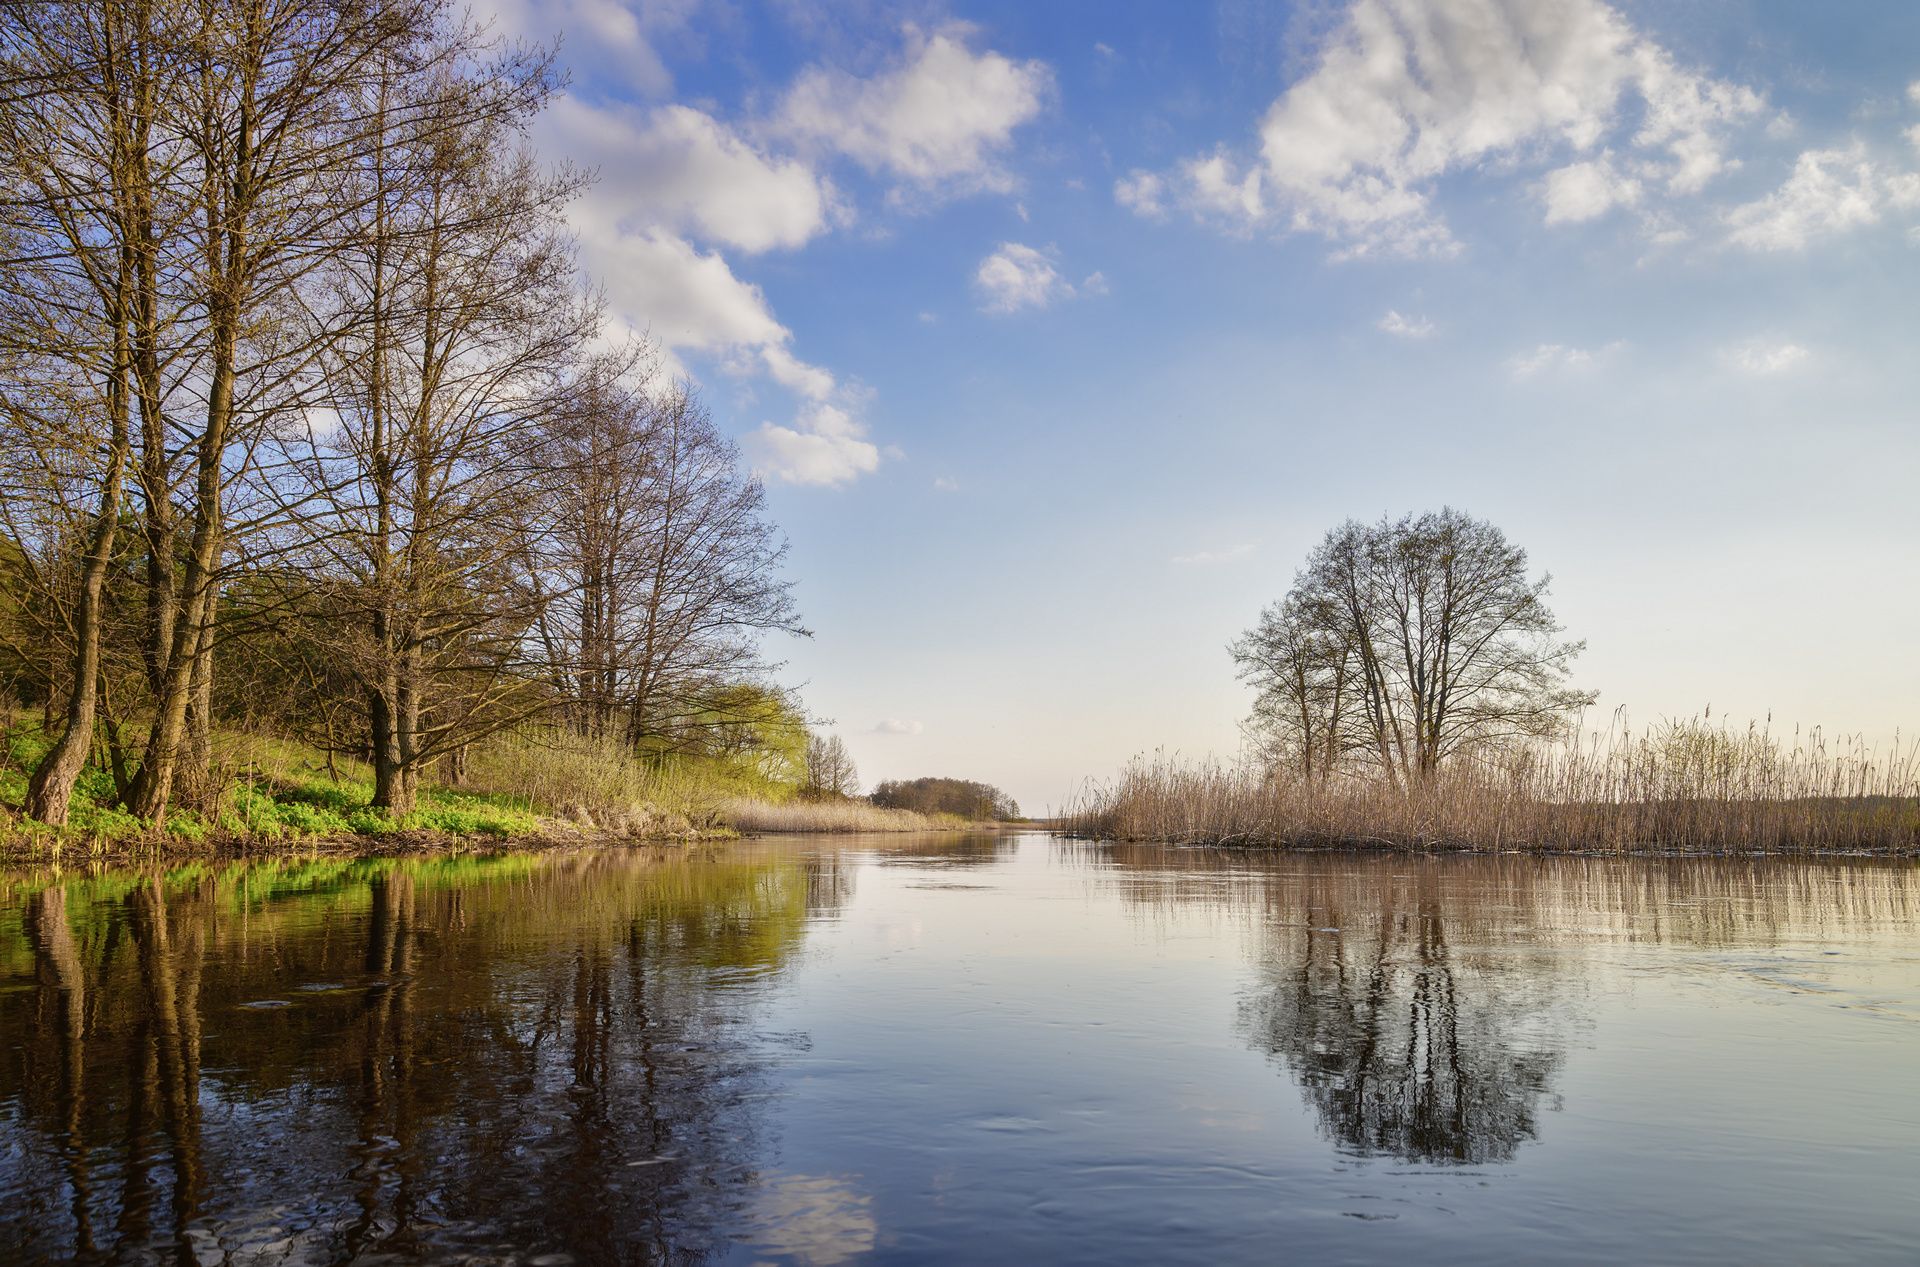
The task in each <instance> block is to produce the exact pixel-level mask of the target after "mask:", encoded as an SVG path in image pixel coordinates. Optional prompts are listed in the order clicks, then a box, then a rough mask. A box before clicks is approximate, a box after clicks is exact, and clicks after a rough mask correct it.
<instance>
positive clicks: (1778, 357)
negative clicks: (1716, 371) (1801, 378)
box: [1722, 339, 1808, 377]
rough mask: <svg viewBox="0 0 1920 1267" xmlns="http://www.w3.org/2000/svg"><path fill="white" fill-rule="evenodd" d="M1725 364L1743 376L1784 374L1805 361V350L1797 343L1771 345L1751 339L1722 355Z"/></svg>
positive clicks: (1762, 340)
mask: <svg viewBox="0 0 1920 1267" xmlns="http://www.w3.org/2000/svg"><path fill="white" fill-rule="evenodd" d="M1722 355H1723V357H1724V358H1725V360H1726V362H1727V363H1728V364H1729V365H1731V366H1733V368H1735V369H1737V370H1739V371H1740V372H1741V373H1743V374H1755V375H1759V376H1762V377H1767V376H1771V375H1774V374H1784V373H1786V372H1787V371H1788V370H1791V369H1793V368H1794V367H1795V366H1797V365H1799V364H1801V363H1802V362H1803V361H1805V360H1806V359H1807V356H1808V352H1807V349H1805V348H1804V347H1801V346H1800V345H1799V344H1798V343H1773V342H1768V341H1766V340H1764V339H1753V340H1750V341H1748V342H1746V343H1739V344H1735V345H1734V346H1733V347H1730V348H1728V349H1726V351H1725V352H1724V353H1723V354H1722Z"/></svg>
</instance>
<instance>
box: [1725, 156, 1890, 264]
mask: <svg viewBox="0 0 1920 1267" xmlns="http://www.w3.org/2000/svg"><path fill="white" fill-rule="evenodd" d="M1916 205H1920V176H1916V175H1913V174H1911V173H1904V172H1887V171H1885V170H1883V169H1882V168H1881V167H1880V165H1879V164H1878V163H1877V162H1875V161H1874V159H1873V158H1872V157H1871V156H1870V155H1869V154H1868V153H1867V149H1866V146H1864V145H1862V144H1861V143H1860V142H1858V141H1856V142H1854V143H1853V144H1852V145H1849V146H1847V147H1846V148H1844V149H1828V150H1808V151H1806V152H1805V153H1803V154H1801V155H1800V157H1799V159H1798V160H1797V161H1796V162H1795V163H1794V165H1793V173H1792V174H1791V175H1790V176H1788V177H1787V180H1786V183H1785V184H1783V185H1781V186H1780V188H1778V189H1776V190H1774V191H1773V192H1772V193H1770V194H1768V195H1767V196H1766V197H1764V198H1761V199H1758V200H1757V201H1754V202H1749V203H1745V204H1743V205H1741V206H1738V207H1735V208H1734V209H1733V210H1732V211H1730V212H1728V213H1727V226H1728V229H1729V233H1728V239H1729V240H1730V241H1731V242H1733V243H1734V244H1735V245H1736V246H1744V247H1746V248H1748V249H1749V250H1754V251H1798V250H1801V249H1802V248H1804V247H1805V246H1806V245H1807V244H1808V243H1809V242H1811V241H1813V240H1814V239H1815V238H1820V237H1827V236H1830V235H1832V234H1836V233H1844V232H1846V231H1848V230H1849V229H1858V228H1863V227H1865V226H1867V225H1870V224H1874V223H1876V222H1877V221H1878V220H1879V219H1880V217H1881V215H1882V214H1883V213H1884V212H1886V211H1888V210H1891V209H1902V210H1904V209H1908V208H1912V207H1914V206H1916Z"/></svg>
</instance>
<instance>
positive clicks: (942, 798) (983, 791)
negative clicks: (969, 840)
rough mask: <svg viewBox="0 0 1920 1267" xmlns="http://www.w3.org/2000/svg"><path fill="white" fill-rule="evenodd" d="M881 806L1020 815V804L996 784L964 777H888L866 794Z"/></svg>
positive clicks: (992, 816)
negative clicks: (978, 781) (975, 781)
mask: <svg viewBox="0 0 1920 1267" xmlns="http://www.w3.org/2000/svg"><path fill="white" fill-rule="evenodd" d="M868 799H869V800H871V801H872V802H873V803H874V804H875V805H878V806H880V807H881V808H883V809H908V810H913V811H914V812H916V813H920V814H954V815H957V816H959V817H961V818H969V819H973V820H975V821H979V822H985V821H989V820H996V821H1001V822H1005V821H1007V820H1010V819H1015V818H1018V817H1020V807H1019V805H1017V804H1015V803H1014V799H1013V798H1012V797H1011V796H1008V795H1007V794H1006V793H1005V792H1002V791H1001V790H1000V789H999V788H997V787H993V786H992V785H990V784H986V783H974V782H971V781H969V780H966V779H940V778H923V779H888V780H886V781H884V782H882V783H881V784H880V785H879V786H877V787H875V788H874V789H873V793H872V795H871V796H870V797H869V798H868Z"/></svg>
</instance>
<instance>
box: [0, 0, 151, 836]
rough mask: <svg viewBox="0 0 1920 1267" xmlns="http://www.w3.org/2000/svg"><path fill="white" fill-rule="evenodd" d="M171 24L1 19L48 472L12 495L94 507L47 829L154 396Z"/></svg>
mask: <svg viewBox="0 0 1920 1267" xmlns="http://www.w3.org/2000/svg"><path fill="white" fill-rule="evenodd" d="M168 16H169V13H168V10H167V9H166V6H164V5H163V4H161V3H158V2H157V0H83V2H81V3H53V4H35V3H29V4H19V5H11V6H8V7H7V9H6V10H5V12H4V15H3V16H0V59H4V61H3V63H0V79H4V81H5V84H6V86H7V91H6V98H5V105H4V109H0V164H4V171H5V180H6V184H7V186H8V188H9V191H10V194H11V197H10V198H9V200H8V201H9V204H10V209H11V213H12V214H11V216H10V223H9V224H8V229H9V234H8V237H9V239H10V240H9V243H8V245H9V248H10V249H9V251H8V252H7V255H8V258H7V261H6V263H7V267H6V268H5V270H4V278H3V279H0V288H3V289H4V293H3V294H0V304H4V308H5V312H4V315H3V317H0V326H3V327H4V330H5V334H4V336H0V338H4V341H5V345H6V346H5V348H4V351H5V353H6V354H7V356H8V358H9V360H10V361H11V362H12V364H13V367H14V368H15V370H16V371H18V373H17V376H14V375H10V376H9V381H8V384H7V386H6V387H5V388H0V408H3V409H4V412H5V414H6V416H7V420H8V422H9V424H10V426H9V430H10V431H12V432H13V439H14V440H15V442H16V444H17V446H18V447H17V449H16V456H15V460H14V461H13V462H11V463H10V464H9V465H10V467H11V468H12V470H13V472H14V473H15V474H16V475H17V474H19V473H21V472H23V471H25V472H34V473H35V474H37V476H38V478H37V479H32V480H31V482H32V484H33V485H34V487H32V488H31V489H30V490H28V489H22V488H20V487H19V485H18V483H17V482H15V481H12V480H10V481H9V483H11V484H14V487H13V488H12V489H11V490H10V497H11V496H20V495H21V494H22V493H23V492H24V493H26V495H27V497H28V498H29V499H32V498H33V497H35V496H36V495H39V496H47V497H50V498H52V500H53V501H55V502H57V503H65V504H67V505H69V506H70V505H71V504H72V502H71V501H69V500H68V499H69V498H71V497H74V496H76V495H77V496H78V497H79V498H80V499H81V500H82V501H84V502H85V503H86V504H87V505H89V506H90V509H89V510H88V511H86V512H85V514H84V518H85V526H84V528H78V530H77V531H75V532H73V533H72V541H73V544H75V545H77V546H78V549H79V560H78V566H77V569H76V572H75V575H74V578H73V579H74V585H73V593H72V595H71V601H70V603H68V604H66V605H65V611H64V613H63V614H64V616H65V619H64V620H63V621H62V622H61V624H62V625H63V626H64V627H63V628H62V629H61V633H62V634H63V635H64V636H63V637H62V638H61V642H62V643H63V644H64V645H66V646H67V647H68V649H69V655H70V659H69V662H68V673H67V680H66V683H65V686H66V702H65V709H64V715H63V716H62V717H61V719H60V722H61V724H60V728H59V734H58V737H57V738H56V739H55V741H54V743H53V747H52V749H51V750H50V751H49V752H48V754H47V755H46V757H45V758H44V759H43V760H42V761H41V763H40V764H39V766H38V767H36V769H35V770H34V772H33V776H32V778H31V780H30V782H29V784H28V788H27V796H26V810H27V813H29V814H30V815H32V816H34V817H36V818H39V819H41V820H43V821H45V822H48V823H56V824H57V823H62V822H65V821H66V817H67V812H68V808H69V804H70V801H71V798H72V794H73V787H74V784H75V782H76V781H77V779H78V777H79V774H80V770H81V768H82V766H83V765H84V764H85V761H86V757H87V752H88V750H89V749H90V747H91V746H92V744H93V742H94V727H95V718H96V714H97V709H98V699H99V695H98V679H99V677H100V673H101V639H102V627H103V625H104V623H105V605H106V584H107V579H108V573H109V570H110V569H111V567H112V564H113V558H114V552H115V545H116V538H117V535H118V531H119V525H120V518H121V510H122V506H123V504H124V500H125V483H126V476H127V467H128V462H129V457H130V454H131V452H132V443H133V441H132V429H133V417H134V414H135V411H136V405H135V403H134V402H135V401H136V399H137V400H138V401H139V402H140V404H139V406H138V410H139V412H140V414H141V416H142V417H143V418H145V417H146V416H147V415H148V414H149V413H150V411H151V408H152V404H153V397H154V393H155V391H156V387H155V382H156V378H157V369H156V367H157V352H156V349H155V346H154V343H155V338H156V323H157V312H158V304H159V301H158V297H157V293H156V291H157V286H158V282H157V267H156V264H155V259H154V257H155V251H156V236H157V235H158V233H159V232H160V231H161V227H162V226H161V225H160V224H159V223H158V221H157V219H156V216H157V213H156V205H157V204H158V202H159V200H160V196H161V187H162V185H163V183H164V182H165V180H166V179H167V178H168V172H167V169H168V168H169V166H170V165H171V163H172V162H173V161H174V159H173V156H172V155H171V154H170V153H169V152H168V151H169V150H170V149H171V148H172V147H170V146H169V145H168V143H167V141H166V140H165V139H164V137H163V135H162V134H161V133H160V132H159V130H158V129H157V126H156V119H157V115H158V112H159V102H160V97H161V90H162V87H163V77H164V75H165V73H166V72H165V70H164V67H166V66H167V65H168V62H169V58H170V52H171V49H170V45H171V37H172V32H171V31H170V30H169V28H168V26H167V18H168ZM30 478H31V477H30ZM80 490H85V491H84V493H82V492H80ZM9 519H10V520H15V523H16V526H17V522H18V521H17V519H16V517H15V516H12V515H10V516H9ZM57 519H58V517H56V520H57ZM70 522H71V520H70ZM76 527H78V525H77V524H76ZM57 535H58V534H56V537H57ZM49 544H52V545H53V547H54V548H53V549H52V550H51V551H50V552H49V554H48V555H47V556H45V557H44V558H43V559H42V562H43V563H44V564H45V566H46V568H48V569H50V570H51V571H52V572H54V573H58V572H60V571H61V562H62V560H61V558H60V555H61V553H62V548H63V547H64V546H65V544H66V543H65V542H60V541H58V540H57V539H56V540H54V541H52V542H50V543H49ZM25 557H29V556H23V558H25ZM53 685H54V684H53V682H52V681H51V680H50V681H49V693H48V705H49V710H50V711H51V706H52V702H53V695H54V692H53Z"/></svg>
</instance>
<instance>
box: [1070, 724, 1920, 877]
mask: <svg viewBox="0 0 1920 1267" xmlns="http://www.w3.org/2000/svg"><path fill="white" fill-rule="evenodd" d="M1064 825H1065V826H1066V828H1067V829H1068V830H1069V831H1072V832H1074V833H1076V834H1079V835H1087V836H1096V837H1101V838H1107V839H1119V840H1159V841H1173V842H1179V843H1192V844H1224V845H1268V846H1296V847H1299V846H1305V847H1313V846H1332V847H1337V846H1352V845H1374V846H1386V847H1392V848H1410V849H1426V848H1472V849H1496V850H1498V849H1534V850H1548V851H1580V850H1610V851H1633V850H1652V851H1711V852H1815V851H1867V852H1888V853H1903V854H1910V853H1920V750H1915V749H1913V748H1908V749H1904V750H1900V751H1895V752H1892V753H1880V752H1876V751H1874V750H1872V749H1870V748H1868V747H1866V746H1865V745H1864V744H1862V743H1860V742H1858V741H1850V742H1843V743H1839V744H1829V743H1828V742H1827V741H1826V740H1824V739H1823V738H1822V737H1821V735H1820V734H1819V733H1818V732H1817V731H1816V732H1814V733H1812V734H1809V735H1806V736H1799V735H1796V736H1795V737H1794V739H1793V741H1792V742H1791V743H1789V744H1783V743H1781V742H1780V741H1778V740H1776V739H1775V738H1774V737H1773V736H1771V735H1770V734H1768V733H1767V731H1766V730H1764V729H1762V728H1758V727H1754V728H1749V729H1748V730H1745V731H1738V730H1730V729H1724V728H1716V727H1713V726H1711V725H1709V724H1707V723H1706V722H1705V721H1704V720H1696V721H1690V722H1684V723H1676V724H1668V725H1664V726H1659V727H1655V728H1653V729H1651V730H1648V731H1645V732H1642V733H1631V732H1628V731H1627V730H1626V728H1625V727H1624V726H1616V727H1615V728H1614V729H1613V730H1612V731H1611V732H1610V733H1608V734H1606V735H1599V736H1589V737H1588V738H1587V739H1586V740H1585V741H1584V742H1582V741H1578V740H1574V741H1569V742H1566V743H1563V744H1558V745H1531V746H1524V747H1518V748H1513V749H1509V750H1505V751H1503V752H1499V753H1488V754H1483V755H1482V756H1481V757H1480V758H1479V759H1476V760H1473V761H1468V762H1456V763H1453V764H1450V765H1448V766H1445V767H1443V768H1442V769H1441V770H1440V771H1438V772H1437V773H1436V774H1435V775H1434V776H1433V777H1432V778H1430V779H1428V780H1424V781H1415V782H1412V783H1396V782H1392V781H1389V780H1386V779H1382V778H1378V777H1369V776H1365V775H1333V776H1329V777H1312V778H1309V777H1307V776H1305V775H1302V774H1300V773H1298V772H1297V771H1295V770H1293V769H1291V768H1289V767H1277V768H1274V769H1273V770H1271V771H1270V772H1269V771H1264V770H1260V769H1250V768H1237V769H1231V768H1227V767H1223V766H1220V765H1218V764H1208V763H1200V764H1188V763H1182V762H1180V761H1177V760H1172V759H1168V758H1164V757H1163V758H1159V759H1155V760H1152V761H1142V762H1139V763H1136V764H1135V765H1134V766H1133V767H1132V768H1131V769H1129V770H1128V771H1126V772H1125V773H1124V774H1123V775H1122V776H1121V777H1120V778H1119V780H1118V781H1116V782H1115V783H1113V784H1112V785H1110V786H1107V787H1102V788H1096V789H1093V790H1092V791H1090V792H1089V793H1088V795H1087V796H1086V797H1085V798H1084V800H1083V802H1082V804H1080V805H1079V806H1078V807H1076V808H1075V809H1074V811H1073V812H1071V813H1070V814H1069V815H1067V816H1066V818H1065V821H1064Z"/></svg>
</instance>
